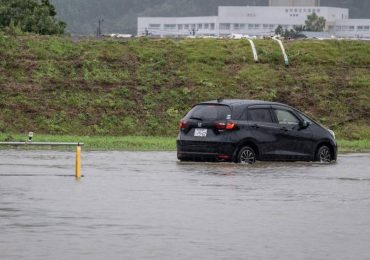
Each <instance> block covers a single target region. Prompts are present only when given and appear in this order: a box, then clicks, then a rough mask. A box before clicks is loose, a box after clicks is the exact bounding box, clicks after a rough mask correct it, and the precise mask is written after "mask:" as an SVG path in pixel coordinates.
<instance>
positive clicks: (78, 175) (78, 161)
mask: <svg viewBox="0 0 370 260" xmlns="http://www.w3.org/2000/svg"><path fill="white" fill-rule="evenodd" d="M32 138H33V133H32V132H30V133H29V134H28V141H25V142H0V145H7V146H76V147H77V148H76V171H75V177H76V179H77V180H79V179H81V177H82V174H81V146H83V145H84V143H79V142H33V141H32Z"/></svg>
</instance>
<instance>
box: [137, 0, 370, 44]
mask: <svg viewBox="0 0 370 260" xmlns="http://www.w3.org/2000/svg"><path fill="white" fill-rule="evenodd" d="M298 4H299V5H298ZM312 13H316V14H317V15H318V16H323V17H324V18H325V19H326V21H327V22H326V27H327V28H326V31H328V32H329V33H330V34H332V35H335V36H337V37H345V38H370V29H369V26H370V19H349V10H348V9H346V8H335V7H321V6H320V1H319V0H270V6H220V7H219V8H218V16H204V17H139V18H138V35H148V34H149V35H152V36H159V37H178V36H180V37H181V36H189V35H201V36H228V35H232V34H247V35H250V36H270V35H273V34H274V32H275V29H276V27H277V26H279V25H281V26H283V28H286V29H292V28H293V26H295V25H304V24H305V21H306V19H307V15H310V14H312Z"/></svg>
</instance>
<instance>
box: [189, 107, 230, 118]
mask: <svg viewBox="0 0 370 260" xmlns="http://www.w3.org/2000/svg"><path fill="white" fill-rule="evenodd" d="M186 118H189V119H196V120H202V121H203V120H204V121H215V120H227V119H231V109H230V107H228V106H223V105H198V106H195V107H194V108H193V109H192V110H190V112H189V113H188V114H187V116H186Z"/></svg>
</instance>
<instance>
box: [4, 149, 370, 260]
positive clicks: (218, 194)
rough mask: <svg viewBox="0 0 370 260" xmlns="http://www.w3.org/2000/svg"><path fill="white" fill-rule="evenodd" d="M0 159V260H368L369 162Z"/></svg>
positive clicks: (147, 156)
mask: <svg viewBox="0 0 370 260" xmlns="http://www.w3.org/2000/svg"><path fill="white" fill-rule="evenodd" d="M82 163H83V174H84V175H85V177H84V178H83V179H82V180H81V181H79V182H78V181H75V179H74V177H73V175H74V153H73V152H61V151H59V152H53V151H24V150H0V259H27V260H29V259H32V260H33V259H35V260H36V259H37V260H40V259H74V260H79V259H97V260H98V259H99V260H100V259H161V260H162V259H285V260H286V259H325V260H326V259H336V260H338V259H356V260H362V259H370V155H368V154H362V155H345V156H340V158H339V162H338V163H336V164H331V165H322V164H315V163H259V164H257V165H255V166H240V165H235V164H202V163H178V162H177V161H176V155H175V153H173V152H136V153H133V152H83V161H82Z"/></svg>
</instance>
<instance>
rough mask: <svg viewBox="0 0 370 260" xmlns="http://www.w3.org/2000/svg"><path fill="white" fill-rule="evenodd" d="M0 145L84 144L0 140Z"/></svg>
mask: <svg viewBox="0 0 370 260" xmlns="http://www.w3.org/2000/svg"><path fill="white" fill-rule="evenodd" d="M0 145H15V146H18V145H35V146H78V145H79V146H84V143H62V142H32V141H31V142H30V141H26V142H0Z"/></svg>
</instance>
